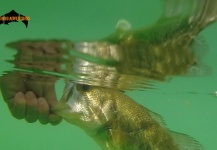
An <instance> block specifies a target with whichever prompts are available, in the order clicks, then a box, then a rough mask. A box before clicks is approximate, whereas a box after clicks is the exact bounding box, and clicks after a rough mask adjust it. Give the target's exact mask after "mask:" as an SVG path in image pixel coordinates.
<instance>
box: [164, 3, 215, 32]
mask: <svg viewBox="0 0 217 150" xmlns="http://www.w3.org/2000/svg"><path fill="white" fill-rule="evenodd" d="M164 2H165V10H164V13H163V14H162V17H161V19H164V18H170V17H177V16H179V17H180V19H181V18H186V17H187V18H188V21H189V24H190V25H193V26H197V27H199V30H201V29H203V28H204V27H206V26H207V25H209V24H210V23H212V22H215V21H216V20H217V0H176V1H174V0H164Z"/></svg>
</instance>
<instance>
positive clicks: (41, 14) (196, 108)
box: [0, 0, 217, 150]
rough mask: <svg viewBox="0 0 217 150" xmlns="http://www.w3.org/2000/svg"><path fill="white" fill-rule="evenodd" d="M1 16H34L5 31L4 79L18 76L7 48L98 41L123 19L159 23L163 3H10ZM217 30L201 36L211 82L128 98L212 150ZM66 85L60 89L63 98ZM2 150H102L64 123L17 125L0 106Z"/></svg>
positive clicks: (0, 40)
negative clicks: (21, 43) (34, 42)
mask: <svg viewBox="0 0 217 150" xmlns="http://www.w3.org/2000/svg"><path fill="white" fill-rule="evenodd" d="M0 8H1V9H0V15H3V14H5V13H7V12H9V11H11V10H12V9H14V10H15V11H17V12H18V13H21V14H23V15H28V16H30V18H31V20H30V22H29V25H28V28H25V26H24V24H22V23H11V24H10V25H8V26H7V25H0V53H1V54H0V63H1V64H0V65H1V67H0V73H3V71H6V70H13V68H12V67H13V66H12V65H11V64H9V63H6V62H5V60H8V59H12V58H13V57H12V56H13V54H15V51H12V50H10V49H8V48H5V47H4V45H5V44H6V43H8V42H11V41H16V40H20V39H54V38H56V39H69V40H72V41H82V40H93V39H99V38H102V37H105V36H107V35H108V34H110V33H112V32H113V31H114V30H115V25H116V23H117V22H118V20H119V19H127V20H128V21H129V22H130V23H131V24H132V26H133V28H137V27H141V26H143V25H144V24H145V25H148V24H151V23H152V22H154V21H155V20H156V19H157V18H158V17H159V16H160V14H161V11H162V9H161V1H156V0H154V1H151V0H137V1H130V0H119V1H116V0H110V1H104V0H92V1H87V0H73V1H69V0H68V1H64V3H63V2H60V1H56V0H55V1H23V0H17V1H7V0H3V1H1V2H0ZM216 30H217V24H213V25H211V26H210V27H209V28H207V29H206V30H204V31H203V32H202V33H201V35H203V37H204V38H205V39H206V42H207V44H208V46H209V52H208V54H207V55H206V56H205V58H204V60H205V62H206V64H208V65H209V66H210V67H211V68H212V74H210V75H208V76H205V77H176V78H173V79H172V80H171V81H170V82H159V83H158V82H157V83H155V84H154V88H155V89H149V90H146V91H132V92H127V93H126V94H128V95H129V96H131V97H132V98H133V99H134V100H136V101H137V102H139V103H141V104H143V105H144V106H145V107H147V108H149V109H151V110H152V111H154V112H157V113H159V114H160V115H162V116H163V117H164V119H165V121H166V123H167V127H168V128H169V129H171V130H174V131H177V132H181V133H185V134H188V135H190V136H192V137H194V138H195V139H197V140H198V141H199V142H200V143H201V144H202V145H203V146H204V147H205V148H206V149H207V150H216V149H217V143H216V139H217V128H216V127H217V117H216V114H217V109H216V108H217V96H215V95H214V92H215V91H217V67H216V56H217V46H216V45H215V44H216V42H217V35H216ZM61 91H62V84H61V83H59V84H58V85H57V92H58V95H61ZM0 110H1V113H0V119H1V121H0V149H2V150H24V149H30V148H31V149H32V150H38V149H40V150H59V149H61V150H68V149H75V150H80V149H90V150H97V149H100V148H99V147H98V146H97V145H96V144H95V143H94V142H93V141H92V139H91V138H89V137H88V136H86V135H85V134H84V133H83V131H81V130H80V129H79V128H77V127H75V126H73V125H71V124H68V123H66V122H62V123H61V124H60V125H58V126H55V127H53V126H51V125H41V124H40V123H38V122H37V123H33V124H29V123H26V122H25V120H16V119H14V118H13V117H12V116H11V115H10V112H9V110H8V109H7V106H6V104H5V103H4V102H3V100H2V98H1V101H0Z"/></svg>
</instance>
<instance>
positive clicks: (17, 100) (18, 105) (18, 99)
mask: <svg viewBox="0 0 217 150" xmlns="http://www.w3.org/2000/svg"><path fill="white" fill-rule="evenodd" d="M8 106H9V109H10V111H11V113H12V115H13V116H14V117H15V118H17V119H23V118H24V117H25V112H26V99H25V96H24V94H23V93H22V92H18V93H16V94H15V96H14V99H13V101H12V102H10V104H8Z"/></svg>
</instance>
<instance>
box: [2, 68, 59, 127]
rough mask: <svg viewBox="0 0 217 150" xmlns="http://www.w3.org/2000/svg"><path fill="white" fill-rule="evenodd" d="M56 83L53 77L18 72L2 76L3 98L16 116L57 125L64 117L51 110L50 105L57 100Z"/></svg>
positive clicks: (30, 120) (29, 120)
mask: <svg viewBox="0 0 217 150" xmlns="http://www.w3.org/2000/svg"><path fill="white" fill-rule="evenodd" d="M33 78H34V79H33ZM54 83H55V79H54V78H52V77H50V78H48V77H43V76H41V77H39V76H36V77H35V76H33V75H24V74H21V73H18V72H13V73H9V74H6V75H3V76H2V77H1V78H0V88H1V91H2V95H3V98H4V100H5V102H6V103H7V104H8V107H9V110H10V111H11V114H12V115H13V116H14V117H15V118H17V119H24V118H25V120H26V121H27V122H30V123H33V122H35V121H37V120H39V122H40V123H42V124H47V123H50V124H52V125H57V124H59V123H60V122H61V120H62V119H61V118H60V117H58V116H56V115H54V114H52V113H51V112H50V106H51V105H53V104H54V103H56V102H57V98H56V94H55V86H54Z"/></svg>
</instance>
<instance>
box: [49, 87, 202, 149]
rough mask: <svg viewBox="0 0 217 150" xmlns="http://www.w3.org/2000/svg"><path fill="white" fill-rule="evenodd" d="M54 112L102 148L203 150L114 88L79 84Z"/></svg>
mask: <svg viewBox="0 0 217 150" xmlns="http://www.w3.org/2000/svg"><path fill="white" fill-rule="evenodd" d="M52 111H53V112H54V113H55V114H57V115H59V116H61V117H63V118H64V119H65V120H66V121H68V122H70V123H72V124H74V125H77V126H79V127H80V128H82V129H83V130H84V131H85V132H86V133H87V134H88V135H89V136H91V137H92V138H93V139H94V140H95V141H96V142H97V143H98V144H99V145H100V146H101V147H102V149H108V150H202V149H203V148H202V147H201V146H200V145H199V144H198V143H197V142H196V141H194V140H193V139H192V138H190V137H188V136H186V135H183V134H178V133H174V132H172V131H168V130H166V129H165V128H164V127H163V126H161V125H162V124H163V121H160V117H159V116H158V115H157V114H155V113H153V112H151V111H149V110H148V109H146V108H145V107H143V106H141V105H139V104H137V103H136V102H134V101H133V100H132V99H130V98H129V97H127V96H126V95H124V94H123V93H122V92H120V91H117V90H114V89H109V88H102V87H95V86H88V85H82V84H75V85H74V86H72V87H69V88H68V90H67V92H66V93H65V95H64V96H63V97H62V99H61V101H60V102H59V103H58V104H57V105H55V106H54V107H53V109H52ZM156 120H158V121H160V122H159V123H158V122H157V121H156Z"/></svg>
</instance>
